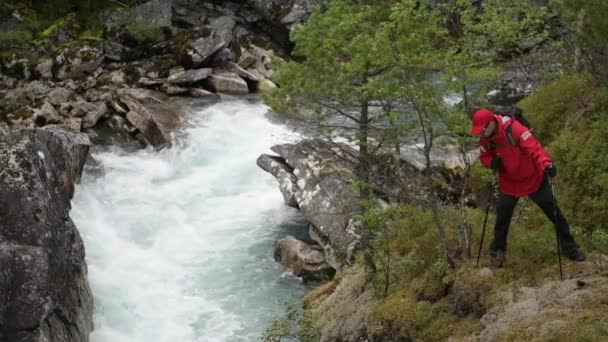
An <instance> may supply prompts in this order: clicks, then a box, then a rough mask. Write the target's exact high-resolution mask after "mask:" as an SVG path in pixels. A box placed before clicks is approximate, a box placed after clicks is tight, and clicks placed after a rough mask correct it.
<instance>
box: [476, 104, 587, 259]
mask: <svg viewBox="0 0 608 342" xmlns="http://www.w3.org/2000/svg"><path fill="white" fill-rule="evenodd" d="M515 108H517V107H515ZM519 111H520V112H519V114H520V115H519V116H521V110H519ZM503 114H504V115H498V114H494V113H492V112H491V111H489V110H487V109H480V110H477V111H475V112H474V114H473V117H472V121H473V127H472V129H471V134H473V135H480V138H479V146H480V159H481V163H482V164H483V166H484V167H486V168H491V169H493V170H495V171H497V172H498V185H499V194H498V199H497V202H496V225H495V227H494V240H493V241H492V244H491V245H490V258H491V259H492V262H493V263H494V264H495V265H498V266H502V263H503V261H504V255H505V252H506V250H507V234H508V233H509V224H510V223H511V217H512V216H513V210H514V209H515V206H516V205H517V201H518V199H519V198H520V197H524V196H528V197H530V199H532V201H534V203H536V205H538V206H539V207H540V208H541V209H542V211H543V212H544V213H545V215H546V216H547V217H548V218H549V220H551V222H553V224H554V225H555V227H556V229H557V235H558V236H559V242H560V246H561V250H562V253H563V254H564V255H565V256H566V257H568V258H569V259H572V260H575V261H583V260H585V256H584V255H583V254H582V253H581V252H580V251H579V249H578V247H577V244H576V242H575V241H574V238H573V237H572V235H571V234H570V227H569V226H568V222H567V221H566V219H565V218H564V216H563V215H562V212H561V210H560V209H559V208H558V207H557V202H556V199H555V196H554V193H553V191H552V188H551V185H550V184H549V181H550V180H549V177H550V178H551V179H552V178H553V177H555V176H556V174H557V169H556V167H555V165H553V164H552V162H551V157H549V154H548V153H547V152H545V150H544V149H543V148H542V146H541V145H540V143H539V142H538V141H537V140H536V139H535V138H534V136H533V135H532V133H531V132H530V129H529V127H526V126H529V124H528V123H527V121H525V120H521V121H519V120H518V119H517V118H518V117H517V116H515V115H513V113H508V112H507V113H503ZM522 122H523V123H525V124H526V126H524V125H523V124H522Z"/></svg>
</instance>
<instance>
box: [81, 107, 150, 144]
mask: <svg viewBox="0 0 608 342" xmlns="http://www.w3.org/2000/svg"><path fill="white" fill-rule="evenodd" d="M131 130H133V126H131V124H130V123H129V122H128V121H127V119H126V118H124V117H122V116H120V115H113V116H112V117H110V118H109V119H108V120H104V121H102V122H100V123H99V125H97V126H95V130H94V132H95V134H94V135H93V136H92V138H91V140H92V141H93V143H95V144H96V145H104V146H121V147H125V148H131V147H133V148H134V149H139V148H141V147H142V145H141V143H140V142H139V141H137V139H135V137H133V136H132V135H131V134H130V133H129V132H130V131H131Z"/></svg>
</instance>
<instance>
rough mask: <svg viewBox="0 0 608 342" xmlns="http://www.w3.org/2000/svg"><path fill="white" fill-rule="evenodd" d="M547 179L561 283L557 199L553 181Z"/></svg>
mask: <svg viewBox="0 0 608 342" xmlns="http://www.w3.org/2000/svg"><path fill="white" fill-rule="evenodd" d="M547 178H549V184H551V192H552V193H553V219H554V220H555V223H554V224H553V225H554V226H555V241H557V261H558V262H559V280H560V281H563V280H564V274H563V272H562V251H561V248H560V245H559V232H558V231H557V229H558V228H557V197H556V196H555V187H554V186H553V179H552V178H551V177H548V176H547Z"/></svg>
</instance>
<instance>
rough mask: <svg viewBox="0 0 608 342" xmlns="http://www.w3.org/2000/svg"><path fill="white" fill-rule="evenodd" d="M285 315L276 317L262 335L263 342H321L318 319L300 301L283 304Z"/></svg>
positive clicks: (288, 301)
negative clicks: (319, 341)
mask: <svg viewBox="0 0 608 342" xmlns="http://www.w3.org/2000/svg"><path fill="white" fill-rule="evenodd" d="M283 308H284V313H283V314H282V315H281V316H279V317H276V318H275V319H274V320H273V321H272V322H271V324H270V325H269V326H268V327H267V328H266V330H265V331H264V333H263V334H262V338H261V340H262V341H263V342H281V341H297V342H316V341H318V340H319V337H320V335H319V329H318V323H317V317H316V316H315V314H314V313H313V312H312V311H311V310H305V309H304V308H303V307H302V303H301V302H300V301H295V300H287V301H285V302H283Z"/></svg>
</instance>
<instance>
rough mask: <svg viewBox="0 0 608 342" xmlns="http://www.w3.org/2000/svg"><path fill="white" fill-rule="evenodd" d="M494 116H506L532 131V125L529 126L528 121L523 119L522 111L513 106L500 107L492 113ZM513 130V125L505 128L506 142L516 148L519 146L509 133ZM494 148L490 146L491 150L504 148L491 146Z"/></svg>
mask: <svg viewBox="0 0 608 342" xmlns="http://www.w3.org/2000/svg"><path fill="white" fill-rule="evenodd" d="M494 113H495V114H498V115H500V116H507V117H510V118H511V119H512V120H515V121H517V122H519V123H520V124H522V125H524V126H525V127H526V128H528V129H530V130H531V129H532V125H531V124H530V121H528V119H526V118H525V117H524V111H523V110H522V109H521V108H519V107H515V106H505V107H500V108H498V109H497V110H495V111H494ZM512 129H513V125H512V124H511V125H509V127H507V132H506V133H507V140H508V141H509V145H511V146H517V145H519V144H518V142H517V140H515V138H513V134H512V133H511V131H512ZM493 145H494V146H492V147H493V148H498V147H504V146H498V145H496V144H493Z"/></svg>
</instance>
